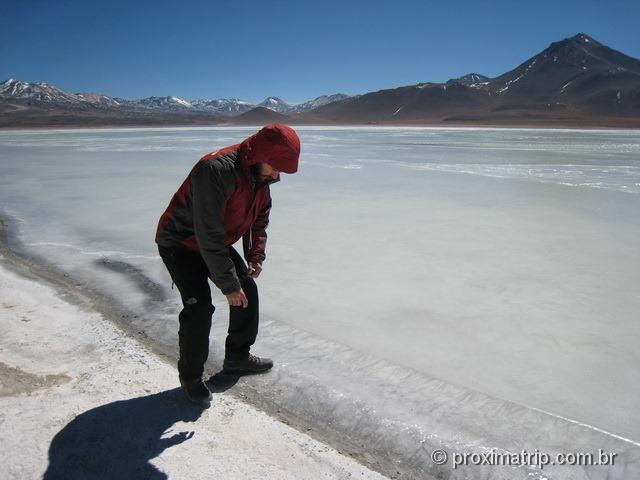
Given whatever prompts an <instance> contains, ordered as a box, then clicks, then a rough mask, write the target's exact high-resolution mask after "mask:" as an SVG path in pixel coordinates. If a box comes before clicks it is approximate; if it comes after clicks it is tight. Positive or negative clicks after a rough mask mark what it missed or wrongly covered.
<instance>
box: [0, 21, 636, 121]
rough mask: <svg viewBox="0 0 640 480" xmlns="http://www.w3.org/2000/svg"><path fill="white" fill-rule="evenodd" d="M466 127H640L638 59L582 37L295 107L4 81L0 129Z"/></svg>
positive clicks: (268, 101)
mask: <svg viewBox="0 0 640 480" xmlns="http://www.w3.org/2000/svg"><path fill="white" fill-rule="evenodd" d="M272 121H279V122H288V123H291V124H470V125H549V126H553V125H576V126H578V125H580V126H582V125H584V126H620V127H640V60H637V59H635V58H632V57H629V56H627V55H625V54H623V53H621V52H618V51H616V50H613V49H611V48H609V47H607V46H605V45H602V44H601V43H599V42H597V41H596V40H594V39H593V38H592V37H590V36H588V35H586V34H584V33H580V34H578V35H575V36H573V37H571V38H567V39H564V40H561V41H559V42H554V43H552V44H551V45H550V46H549V47H548V48H546V49H545V50H543V51H542V52H540V53H539V54H537V55H535V56H534V57H532V58H530V59H528V60H527V61H525V62H523V63H522V64H520V65H519V66H517V67H516V68H514V69H513V70H510V71H508V72H506V73H504V74H502V75H499V76H497V77H495V78H490V77H487V76H484V75H481V74H478V73H469V74H467V75H464V76H462V77H459V78H454V79H451V80H448V81H446V82H444V83H434V82H426V83H419V84H417V85H410V86H403V87H399V88H394V89H386V90H380V91H377V92H370V93H366V94H363V95H356V96H349V95H344V94H336V95H329V96H327V95H323V96H321V97H317V98H315V99H313V100H310V101H308V102H304V103H302V104H299V105H289V104H287V103H286V102H285V101H283V100H281V99H279V98H277V97H268V98H267V99H265V100H264V101H263V102H262V103H260V104H258V105H254V104H251V103H249V102H245V101H242V100H239V99H195V100H190V101H187V100H184V99H181V98H178V97H171V96H169V97H148V98H144V99H141V100H135V101H133V100H124V99H121V98H115V97H108V96H106V95H102V94H99V93H76V94H71V93H67V92H64V91H63V90H60V89H58V88H56V87H53V86H51V85H48V84H46V83H27V82H21V81H19V80H14V79H9V80H7V81H5V82H3V83H1V84H0V127H12V126H47V125H77V126H79V125H87V126H90V125H160V124H212V125H213V124H234V123H239V124H243V123H245V124H246V123H251V124H261V123H267V122H272Z"/></svg>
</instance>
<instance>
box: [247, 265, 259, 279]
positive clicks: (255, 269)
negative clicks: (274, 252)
mask: <svg viewBox="0 0 640 480" xmlns="http://www.w3.org/2000/svg"><path fill="white" fill-rule="evenodd" d="M260 272H262V264H261V263H254V262H249V271H248V272H247V276H249V277H251V278H258V276H259V275H260Z"/></svg>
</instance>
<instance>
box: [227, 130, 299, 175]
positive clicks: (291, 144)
mask: <svg viewBox="0 0 640 480" xmlns="http://www.w3.org/2000/svg"><path fill="white" fill-rule="evenodd" d="M239 152H240V159H241V161H242V166H243V168H244V169H245V170H248V169H249V167H250V166H251V165H255V164H256V163H268V164H269V165H271V166H272V167H273V168H275V169H276V170H278V171H280V172H284V173H295V172H296V171H298V159H299V158H300V138H298V134H297V133H296V132H295V130H294V129H293V128H291V127H287V126H286V125H282V124H280V123H272V124H270V125H266V126H265V127H263V128H262V129H261V130H260V131H259V132H258V133H256V134H254V135H252V136H250V137H249V138H247V139H246V140H244V141H243V142H242V143H241V144H240V148H239Z"/></svg>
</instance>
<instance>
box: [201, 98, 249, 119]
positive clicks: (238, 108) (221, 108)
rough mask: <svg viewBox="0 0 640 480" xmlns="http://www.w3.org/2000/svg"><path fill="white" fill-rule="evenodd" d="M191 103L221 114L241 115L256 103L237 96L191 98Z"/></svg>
mask: <svg viewBox="0 0 640 480" xmlns="http://www.w3.org/2000/svg"><path fill="white" fill-rule="evenodd" d="M191 105H192V106H193V108H197V109H201V110H211V111H214V112H216V113H219V114H220V115H239V114H241V113H244V112H248V111H249V110H251V109H252V108H255V105H252V104H250V103H248V102H245V101H243V100H240V99H237V98H228V99H227V98H219V99H213V100H211V99H197V100H191Z"/></svg>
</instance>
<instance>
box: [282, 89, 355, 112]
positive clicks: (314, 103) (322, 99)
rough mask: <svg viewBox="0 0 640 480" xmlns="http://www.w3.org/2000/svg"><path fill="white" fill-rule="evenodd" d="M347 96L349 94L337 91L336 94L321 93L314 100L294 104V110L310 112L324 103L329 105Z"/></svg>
mask: <svg viewBox="0 0 640 480" xmlns="http://www.w3.org/2000/svg"><path fill="white" fill-rule="evenodd" d="M345 98H349V95H345V94H343V93H336V94H335V95H321V96H319V97H316V98H314V99H313V100H309V101H308V102H304V103H300V104H298V105H294V106H293V108H292V111H294V112H296V113H302V112H308V111H309V110H313V109H314V108H318V107H321V106H322V105H327V104H328V103H331V102H337V101H339V100H344V99H345Z"/></svg>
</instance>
